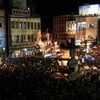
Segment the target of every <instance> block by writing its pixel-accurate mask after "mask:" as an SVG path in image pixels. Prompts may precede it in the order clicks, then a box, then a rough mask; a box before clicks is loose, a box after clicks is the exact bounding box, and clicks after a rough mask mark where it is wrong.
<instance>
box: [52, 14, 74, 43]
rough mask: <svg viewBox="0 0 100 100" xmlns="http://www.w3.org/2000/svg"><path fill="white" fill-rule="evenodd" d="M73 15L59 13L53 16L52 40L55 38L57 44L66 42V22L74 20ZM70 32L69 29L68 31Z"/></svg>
mask: <svg viewBox="0 0 100 100" xmlns="http://www.w3.org/2000/svg"><path fill="white" fill-rule="evenodd" d="M74 20H75V19H74V18H73V15H59V16H54V18H53V40H56V41H57V42H58V44H60V43H61V42H66V39H67V37H68V34H69V33H68V30H69V29H68V23H71V22H69V21H73V22H74ZM70 32H71V31H70ZM71 34H72V33H71Z"/></svg>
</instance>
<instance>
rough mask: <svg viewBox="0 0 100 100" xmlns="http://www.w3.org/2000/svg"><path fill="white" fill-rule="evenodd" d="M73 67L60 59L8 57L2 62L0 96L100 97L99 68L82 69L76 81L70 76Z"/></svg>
mask: <svg viewBox="0 0 100 100" xmlns="http://www.w3.org/2000/svg"><path fill="white" fill-rule="evenodd" d="M69 70H70V68H69V67H68V66H65V67H63V66H59V64H58V62H57V59H49V58H38V57H34V56H27V57H16V58H7V59H4V60H3V61H1V63H0V100H55V99H58V100H100V71H99V69H96V70H95V69H88V70H84V69H82V70H80V71H78V73H79V76H78V78H77V79H76V80H74V81H71V80H70V79H69V74H70V73H69V72H70V71H69ZM57 72H58V73H61V74H60V76H57V74H56V73H57ZM64 74H68V75H66V76H64Z"/></svg>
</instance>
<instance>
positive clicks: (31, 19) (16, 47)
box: [0, 0, 41, 56]
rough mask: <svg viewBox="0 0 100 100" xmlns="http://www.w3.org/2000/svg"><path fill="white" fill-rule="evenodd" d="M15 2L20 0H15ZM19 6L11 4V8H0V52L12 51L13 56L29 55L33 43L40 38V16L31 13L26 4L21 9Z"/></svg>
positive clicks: (31, 51) (8, 52)
mask: <svg viewBox="0 0 100 100" xmlns="http://www.w3.org/2000/svg"><path fill="white" fill-rule="evenodd" d="M25 1H26V0H24V3H26V2H25ZM13 3H14V2H13ZM13 3H12V4H13ZM16 3H20V1H18V0H16ZM20 7H21V5H20ZM20 7H19V6H18V7H15V8H14V4H13V8H11V9H7V8H3V9H0V25H1V26H0V28H1V30H0V36H1V37H0V39H1V40H0V41H1V44H0V45H1V46H0V53H7V54H10V53H13V55H14V56H16V55H17V56H18V55H31V54H32V53H33V45H34V43H35V42H38V41H39V40H40V38H41V18H40V16H39V15H38V14H33V15H31V14H30V13H31V12H30V10H28V9H25V7H27V5H26V6H24V8H23V9H22V8H20ZM22 7H23V5H22Z"/></svg>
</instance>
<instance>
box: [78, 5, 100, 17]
mask: <svg viewBox="0 0 100 100" xmlns="http://www.w3.org/2000/svg"><path fill="white" fill-rule="evenodd" d="M90 14H92V15H94V14H97V15H100V4H92V5H84V6H79V15H90Z"/></svg>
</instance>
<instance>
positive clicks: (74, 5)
mask: <svg viewBox="0 0 100 100" xmlns="http://www.w3.org/2000/svg"><path fill="white" fill-rule="evenodd" d="M32 2H33V3H34V5H35V6H36V13H38V14H40V16H41V24H42V31H44V30H46V28H50V30H52V22H53V16H56V15H63V14H68V13H71V12H74V13H75V14H76V13H78V7H79V6H81V5H83V4H84V3H92V4H94V3H98V0H72V1H71V0H32ZM99 3H100V1H99Z"/></svg>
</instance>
